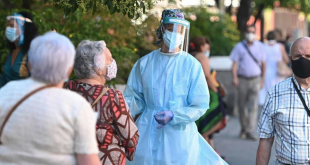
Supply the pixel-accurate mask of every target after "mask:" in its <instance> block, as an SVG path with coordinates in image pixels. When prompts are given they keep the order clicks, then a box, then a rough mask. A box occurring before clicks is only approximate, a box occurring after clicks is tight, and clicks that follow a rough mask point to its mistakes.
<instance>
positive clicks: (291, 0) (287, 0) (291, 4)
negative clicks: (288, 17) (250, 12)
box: [255, 0, 310, 13]
mask: <svg viewBox="0 0 310 165" xmlns="http://www.w3.org/2000/svg"><path fill="white" fill-rule="evenodd" d="M276 1H278V0H255V2H256V4H257V5H256V6H259V5H260V4H263V5H265V6H266V7H273V4H274V3H275V2H276ZM280 2H281V6H282V7H287V8H292V9H296V10H299V11H302V12H304V13H309V11H310V8H309V7H310V6H309V1H308V0H280Z"/></svg>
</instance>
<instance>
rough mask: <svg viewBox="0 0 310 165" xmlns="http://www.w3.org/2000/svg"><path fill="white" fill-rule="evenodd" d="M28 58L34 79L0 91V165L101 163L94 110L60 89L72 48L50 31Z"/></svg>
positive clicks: (36, 41)
mask: <svg viewBox="0 0 310 165" xmlns="http://www.w3.org/2000/svg"><path fill="white" fill-rule="evenodd" d="M28 56H29V65H30V72H31V77H30V78H28V79H25V80H20V81H11V82H9V83H8V84H6V85H5V86H4V87H3V88H1V89H0V164H66V165H69V164H83V165H98V164H100V161H99V158H98V148H97V143H96V137H95V119H94V116H93V112H92V109H91V106H90V105H89V103H88V102H87V101H86V100H85V99H84V98H83V97H81V96H80V95H78V94H76V93H75V92H71V91H69V90H65V89H62V87H63V84H64V80H66V79H67V78H68V76H69V75H70V74H71V72H72V67H73V62H74V57H75V50H74V46H73V44H72V43H71V42H70V40H69V39H68V38H67V37H65V36H63V35H60V34H58V33H55V32H49V33H46V34H44V35H42V36H40V37H37V38H35V39H34V40H33V41H32V43H31V46H30V50H29V53H28Z"/></svg>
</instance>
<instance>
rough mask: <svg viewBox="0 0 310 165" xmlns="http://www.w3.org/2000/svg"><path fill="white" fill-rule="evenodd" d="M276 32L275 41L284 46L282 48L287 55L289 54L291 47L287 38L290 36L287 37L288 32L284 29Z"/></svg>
mask: <svg viewBox="0 0 310 165" xmlns="http://www.w3.org/2000/svg"><path fill="white" fill-rule="evenodd" d="M274 32H275V34H276V39H275V40H276V41H277V42H278V43H280V44H281V45H282V47H283V48H284V49H285V51H286V54H289V50H290V46H289V44H288V40H287V37H288V36H289V35H286V32H285V30H283V29H278V28H276V29H275V30H274Z"/></svg>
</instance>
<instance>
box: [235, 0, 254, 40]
mask: <svg viewBox="0 0 310 165" xmlns="http://www.w3.org/2000/svg"><path fill="white" fill-rule="evenodd" d="M252 2H253V0H241V1H240V6H239V9H238V13H237V23H238V30H239V31H240V32H241V38H243V34H242V33H243V32H244V31H245V30H246V29H245V28H246V25H247V22H248V20H249V19H250V16H251V14H252V12H253V9H252V7H251V3H252Z"/></svg>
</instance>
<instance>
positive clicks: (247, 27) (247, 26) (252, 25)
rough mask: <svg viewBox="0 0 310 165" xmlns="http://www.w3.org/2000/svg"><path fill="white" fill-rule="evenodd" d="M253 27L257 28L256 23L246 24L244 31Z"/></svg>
mask: <svg viewBox="0 0 310 165" xmlns="http://www.w3.org/2000/svg"><path fill="white" fill-rule="evenodd" d="M251 27H253V28H254V29H255V30H256V27H255V25H254V24H251V25H246V27H245V29H244V32H248V29H249V28H251Z"/></svg>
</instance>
